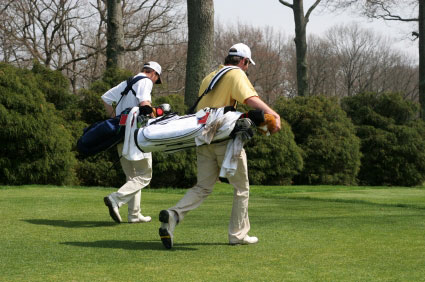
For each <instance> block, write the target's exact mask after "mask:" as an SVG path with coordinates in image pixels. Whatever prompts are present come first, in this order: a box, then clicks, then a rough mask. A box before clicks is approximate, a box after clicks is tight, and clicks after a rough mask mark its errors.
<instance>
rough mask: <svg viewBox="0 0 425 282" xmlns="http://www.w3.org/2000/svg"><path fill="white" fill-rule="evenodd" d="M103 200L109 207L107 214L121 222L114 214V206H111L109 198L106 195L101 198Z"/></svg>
mask: <svg viewBox="0 0 425 282" xmlns="http://www.w3.org/2000/svg"><path fill="white" fill-rule="evenodd" d="M103 201H104V202H105V206H107V207H108V209H109V215H110V216H111V218H112V219H113V220H114V221H115V222H116V223H121V220H120V218H119V217H118V216H117V215H116V214H115V212H114V208H113V207H112V202H111V201H110V200H109V198H108V197H105V198H103Z"/></svg>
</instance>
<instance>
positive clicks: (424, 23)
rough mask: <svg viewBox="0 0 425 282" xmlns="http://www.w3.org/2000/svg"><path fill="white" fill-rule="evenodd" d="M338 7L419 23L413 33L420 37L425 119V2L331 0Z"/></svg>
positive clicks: (422, 107) (420, 69) (422, 110)
mask: <svg viewBox="0 0 425 282" xmlns="http://www.w3.org/2000/svg"><path fill="white" fill-rule="evenodd" d="M328 2H329V4H330V5H331V6H332V7H336V8H347V7H354V9H355V11H356V12H357V13H358V14H363V15H365V16H366V17H369V18H375V19H383V20H386V21H400V22H406V23H409V22H414V23H418V26H417V27H418V30H417V31H413V32H412V35H413V36H415V37H416V38H417V37H419V79H418V80H419V103H420V106H421V117H422V119H424V120H425V35H424V34H425V2H424V1H422V0H406V1H397V0H366V1H353V0H329V1H328Z"/></svg>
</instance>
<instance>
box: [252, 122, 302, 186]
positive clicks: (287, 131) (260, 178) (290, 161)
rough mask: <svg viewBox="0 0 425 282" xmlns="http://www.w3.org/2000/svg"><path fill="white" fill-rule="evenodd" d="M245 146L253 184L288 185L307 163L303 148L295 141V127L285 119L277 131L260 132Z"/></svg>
mask: <svg viewBox="0 0 425 282" xmlns="http://www.w3.org/2000/svg"><path fill="white" fill-rule="evenodd" d="M245 150H246V153H247V157H248V175H249V181H250V183H251V184H255V185H288V184H291V183H292V178H293V177H294V175H296V174H298V173H299V172H300V171H301V169H302V167H303V160H302V156H301V149H300V148H299V147H298V146H297V145H296V144H295V140H294V134H293V133H292V130H291V127H290V126H289V124H288V123H287V122H285V121H282V130H281V131H279V132H278V133H276V134H273V135H271V136H264V135H260V134H256V135H255V136H254V138H253V139H252V140H251V141H250V142H248V144H246V145H245Z"/></svg>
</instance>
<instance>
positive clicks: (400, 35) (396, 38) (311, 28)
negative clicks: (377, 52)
mask: <svg viewBox="0 0 425 282" xmlns="http://www.w3.org/2000/svg"><path fill="white" fill-rule="evenodd" d="M288 2H290V3H292V1H288ZM312 3H314V0H304V13H306V12H307V10H308V8H310V6H311V5H312ZM214 10H215V11H214V12H215V19H216V21H217V22H221V23H222V24H223V25H227V24H229V25H235V24H237V23H242V24H248V25H252V26H255V27H264V26H271V27H273V28H274V30H275V31H277V30H283V31H284V33H285V34H286V35H288V36H291V35H293V34H295V31H294V30H295V26H294V17H293V13H292V9H290V8H288V7H286V6H284V5H282V4H281V3H279V0H214ZM350 22H358V23H360V24H361V26H362V27H364V28H371V29H373V30H374V31H376V32H380V33H381V34H383V35H385V36H389V37H390V38H391V39H392V40H393V42H394V48H396V49H398V50H400V51H402V52H406V53H407V54H409V55H410V56H412V58H414V59H417V58H418V47H417V46H418V45H417V44H418V41H417V40H416V41H412V40H411V39H412V37H411V36H410V34H411V32H412V31H413V29H414V28H415V27H414V26H412V24H411V23H403V22H389V21H383V20H374V21H372V22H371V21H369V20H367V19H366V18H360V17H356V16H355V15H353V14H352V13H350V12H348V11H347V12H341V13H340V14H339V15H336V14H331V13H330V12H327V11H323V9H321V6H320V4H319V6H318V7H316V9H315V10H314V11H313V12H312V14H311V15H310V21H309V23H308V24H307V34H316V35H321V34H323V33H324V32H325V31H326V30H328V29H329V28H330V27H332V26H334V25H337V24H340V23H350ZM415 30H417V29H416V28H415Z"/></svg>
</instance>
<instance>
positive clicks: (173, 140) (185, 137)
mask: <svg viewBox="0 0 425 282" xmlns="http://www.w3.org/2000/svg"><path fill="white" fill-rule="evenodd" d="M230 109H233V107H225V108H218V109H210V108H205V109H203V110H200V111H198V112H197V113H196V114H192V115H185V116H178V115H176V114H172V115H166V116H164V117H161V118H157V119H151V120H150V121H149V122H148V124H147V126H145V127H141V128H138V129H136V130H135V132H134V141H135V144H136V146H137V148H138V149H139V150H140V151H142V152H145V153H146V152H156V151H162V152H167V153H174V152H177V151H180V150H184V149H187V148H191V147H195V146H200V145H203V144H211V143H216V142H221V141H224V140H228V139H231V138H233V137H235V136H236V134H244V137H245V139H249V138H250V137H252V135H253V132H252V129H251V127H252V126H254V124H260V123H261V122H263V121H264V112H263V111H250V112H251V114H243V113H241V112H237V111H234V109H233V110H230ZM254 113H255V114H254ZM241 117H242V118H241ZM251 118H254V119H255V121H252V119H251Z"/></svg>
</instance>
